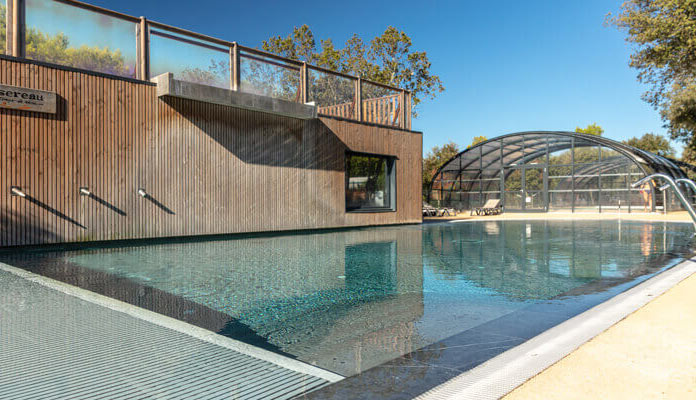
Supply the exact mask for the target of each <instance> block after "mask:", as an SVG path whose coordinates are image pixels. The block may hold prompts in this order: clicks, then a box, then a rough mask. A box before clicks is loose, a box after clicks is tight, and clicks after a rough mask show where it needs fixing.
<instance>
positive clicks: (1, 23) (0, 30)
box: [0, 0, 9, 54]
mask: <svg viewBox="0 0 696 400" xmlns="http://www.w3.org/2000/svg"><path fill="white" fill-rule="evenodd" d="M6 45H7V1H6V0H0V54H8V53H9V52H8V51H7V46H6Z"/></svg>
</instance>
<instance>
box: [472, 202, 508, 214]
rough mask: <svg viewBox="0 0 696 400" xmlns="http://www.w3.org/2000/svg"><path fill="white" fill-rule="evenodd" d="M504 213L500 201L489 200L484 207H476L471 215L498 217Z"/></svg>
mask: <svg viewBox="0 0 696 400" xmlns="http://www.w3.org/2000/svg"><path fill="white" fill-rule="evenodd" d="M502 212H503V207H502V206H501V205H500V199H489V200H488V201H486V203H485V204H484V205H483V207H474V208H472V209H471V215H474V213H476V215H482V214H483V215H498V214H500V213H502Z"/></svg>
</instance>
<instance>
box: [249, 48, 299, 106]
mask: <svg viewBox="0 0 696 400" xmlns="http://www.w3.org/2000/svg"><path fill="white" fill-rule="evenodd" d="M239 69H240V74H239V79H240V87H239V89H240V91H242V92H245V93H253V94H258V95H261V96H268V97H273V98H276V99H283V100H288V101H294V102H299V101H301V94H302V92H301V88H300V67H299V66H296V65H293V64H290V63H285V62H283V61H281V60H276V59H274V58H270V57H262V56H259V55H256V54H250V53H246V52H240V59H239Z"/></svg>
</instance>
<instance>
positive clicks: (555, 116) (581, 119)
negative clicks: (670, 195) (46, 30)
mask: <svg viewBox="0 0 696 400" xmlns="http://www.w3.org/2000/svg"><path fill="white" fill-rule="evenodd" d="M88 1H89V2H90V3H92V4H95V5H100V6H103V7H107V8H110V9H114V10H117V11H121V12H124V13H127V14H131V15H136V16H140V15H143V16H146V17H147V18H149V19H153V20H156V21H160V22H164V23H167V24H170V25H175V26H179V27H182V28H186V29H190V30H193V31H197V32H200V33H205V34H208V35H211V36H216V37H220V38H223V39H228V40H233V41H238V42H239V43H241V44H244V45H247V46H252V47H255V46H258V45H260V43H261V41H262V40H263V39H267V38H268V37H270V36H274V35H282V36H285V35H287V33H288V32H290V31H291V30H292V28H293V27H294V26H299V25H302V24H308V25H309V26H310V27H311V28H312V30H313V31H314V33H315V35H316V37H317V38H332V39H333V40H334V43H337V44H342V43H343V42H344V41H345V40H346V39H347V38H348V37H350V36H351V35H352V34H353V33H357V34H358V35H360V36H361V37H363V38H364V39H370V38H372V37H374V36H376V35H378V34H380V33H382V32H383V31H384V30H385V29H386V28H387V26H389V25H393V26H395V27H397V28H399V29H402V30H404V31H405V32H406V33H408V34H409V35H410V36H411V38H412V39H413V49H416V50H424V51H426V52H427V53H428V56H429V57H430V60H431V62H432V72H433V73H435V74H437V75H439V76H440V78H441V79H442V81H443V82H444V84H445V87H446V91H445V92H444V93H442V94H440V95H439V96H438V97H437V98H436V99H435V100H428V101H426V102H425V103H424V104H423V105H422V107H421V108H420V117H419V118H418V119H416V120H414V122H413V128H414V129H416V130H420V131H423V133H424V134H423V148H424V152H427V151H428V150H429V149H430V148H431V147H432V146H434V145H439V144H442V143H445V142H447V141H448V140H453V141H455V142H456V143H458V144H460V145H461V146H466V145H468V144H469V143H470V142H471V140H472V138H473V137H474V136H479V135H485V136H487V137H488V138H492V137H495V136H498V135H502V134H505V133H511V132H517V131H525V130H573V129H574V128H575V127H576V126H582V127H584V126H586V125H588V124H590V123H593V122H596V123H598V124H599V125H601V126H602V127H603V128H604V129H605V131H606V133H605V136H606V137H609V138H612V139H616V140H624V139H628V138H630V137H633V136H640V135H642V134H644V133H646V132H653V133H658V134H664V133H665V130H664V129H663V128H662V125H663V124H662V121H661V120H660V117H659V114H658V112H657V111H655V110H653V109H652V108H651V107H650V106H649V105H648V104H646V103H645V102H643V101H642V100H641V99H640V95H641V93H642V92H644V91H645V89H646V87H644V86H642V85H640V84H639V83H638V82H637V81H636V71H635V70H632V69H630V68H629V67H628V61H629V55H630V53H631V49H630V47H629V46H628V44H627V43H626V42H625V41H624V34H623V33H622V32H619V31H617V30H616V29H615V28H613V27H608V26H605V24H604V20H605V16H606V14H607V13H608V12H613V13H616V11H617V10H618V8H619V5H620V4H621V0H582V1H581V0H571V1H558V0H529V1H519V0H517V1H512V0H498V1H495V2H487V1H410V0H407V1H393V2H386V1H384V2H380V1H374V0H372V1H353V2H349V3H346V2H327V1H292V2H290V1H266V0H257V1H254V2H220V1H212V0H198V1H196V2H195V3H191V2H190V1H186V2H184V1H179V0H170V1H147V2H144V1H142V0H140V1H134V0H119V1H113V0H88ZM675 147H676V148H677V149H679V150H680V149H681V145H679V144H675Z"/></svg>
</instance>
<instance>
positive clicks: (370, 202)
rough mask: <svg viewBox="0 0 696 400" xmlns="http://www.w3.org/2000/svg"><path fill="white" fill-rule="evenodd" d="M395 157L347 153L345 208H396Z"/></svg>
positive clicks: (356, 210) (349, 209)
mask: <svg viewBox="0 0 696 400" xmlns="http://www.w3.org/2000/svg"><path fill="white" fill-rule="evenodd" d="M395 165H396V161H395V158H394V157H388V156H381V155H374V154H363V153H353V152H347V153H346V211H353V212H371V211H372V212H379V211H395V210H396V168H395Z"/></svg>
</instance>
